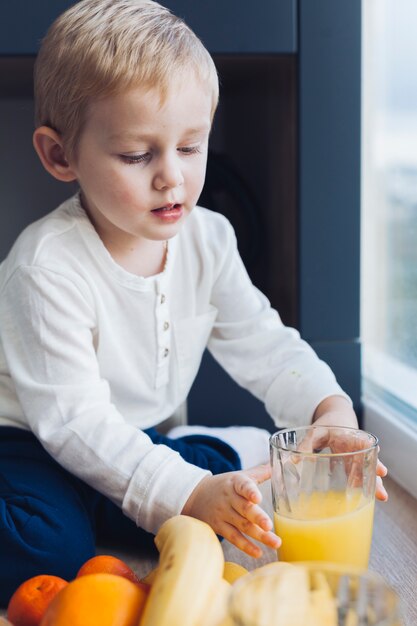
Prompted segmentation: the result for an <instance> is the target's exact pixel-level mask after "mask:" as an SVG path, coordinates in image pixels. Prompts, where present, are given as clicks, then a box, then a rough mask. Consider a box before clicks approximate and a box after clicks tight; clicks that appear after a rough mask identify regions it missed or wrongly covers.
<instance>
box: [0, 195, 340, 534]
mask: <svg viewBox="0 0 417 626" xmlns="http://www.w3.org/2000/svg"><path fill="white" fill-rule="evenodd" d="M206 347H208V348H209V350H210V351H211V353H212V354H213V356H214V357H215V358H216V359H217V360H218V361H219V362H220V364H221V365H222V366H223V367H224V368H225V370H226V371H227V372H228V373H229V374H230V375H231V376H232V377H233V378H234V379H235V380H236V381H237V382H238V383H239V384H241V385H243V386H244V387H246V388H247V389H249V390H250V391H251V392H252V393H253V394H254V395H255V396H256V397H258V398H259V399H261V400H263V401H264V403H265V406H266V409H267V411H268V412H269V413H270V415H271V417H272V419H273V420H274V421H275V423H276V424H277V425H294V426H295V425H301V424H307V423H309V422H310V421H311V417H312V415H313V412H314V410H315V408H316V407H317V405H318V404H319V403H320V402H321V401H322V400H323V399H324V398H326V397H328V396H330V395H334V394H337V395H345V394H344V393H343V391H342V390H341V388H340V387H339V385H338V384H337V382H336V380H335V378H334V375H333V373H332V372H331V370H330V369H329V367H328V366H327V365H326V364H325V363H323V362H322V361H320V360H319V359H318V357H317V356H316V354H315V353H314V352H313V350H312V349H311V348H310V347H309V346H308V345H307V344H306V343H305V342H303V341H302V340H301V339H300V337H299V335H298V333H297V332H296V331H295V330H294V329H290V328H287V327H285V326H284V325H283V324H282V322H281V320H280V318H279V316H278V314H277V312H276V311H274V310H273V309H271V307H270V305H269V302H268V300H267V298H266V297H265V296H264V295H262V294H261V293H260V292H259V291H258V290H257V289H256V288H255V287H254V286H253V285H252V283H251V281H250V279H249V277H248V275H247V272H246V270H245V268H244V266H243V263H242V261H241V259H240V256H239V254H238V251H237V246H236V241H235V236H234V232H233V229H232V227H231V225H230V224H229V222H228V221H227V220H226V218H224V217H223V216H221V215H219V214H217V213H213V212H211V211H208V210H206V209H203V208H199V207H196V208H195V209H194V211H193V212H192V213H191V215H190V216H189V217H188V218H187V220H186V221H185V223H184V225H183V227H182V229H181V231H180V232H179V234H177V235H176V236H175V237H174V238H172V239H171V240H170V241H169V248H168V256H167V261H166V265H165V268H164V271H163V272H162V273H160V274H158V275H156V276H151V277H148V278H142V277H139V276H136V275H134V274H131V273H129V272H128V271H126V270H125V269H123V268H122V267H120V266H119V265H118V264H117V263H116V262H115V261H114V260H113V259H112V257H111V255H110V254H109V252H108V251H107V249H106V248H105V246H104V245H103V243H102V242H101V240H100V238H99V236H98V235H97V233H96V231H95V230H94V227H93V226H92V224H91V222H90V221H89V219H88V217H87V215H86V213H85V212H84V210H83V208H82V206H81V204H80V201H79V197H78V195H76V196H74V197H73V198H71V199H69V200H67V201H66V202H64V203H63V204H62V205H61V206H60V207H58V208H57V209H56V210H55V211H53V212H52V213H50V214H49V215H47V216H46V217H44V218H42V219H41V220H39V221H37V222H35V223H33V224H32V225H30V226H29V227H28V228H26V229H25V230H24V231H23V233H22V234H21V235H20V236H19V238H18V239H17V241H16V243H15V244H14V246H13V248H12V250H11V251H10V253H9V255H8V257H7V258H6V260H5V261H3V263H2V264H1V265H0V426H1V425H8V426H15V427H19V428H24V429H30V430H31V431H33V433H34V434H35V435H36V437H38V438H39V440H40V441H41V443H42V444H43V446H44V447H45V449H46V450H47V451H48V452H49V453H50V454H51V455H52V456H53V457H54V458H55V459H56V460H57V461H58V462H59V463H60V464H61V465H62V466H64V467H65V468H66V469H67V470H69V471H70V472H72V473H73V474H75V475H76V476H78V477H79V478H81V479H82V480H84V481H85V482H87V483H88V484H90V485H91V486H92V487H94V488H95V489H97V490H98V491H100V492H101V493H103V494H105V495H107V496H108V497H109V498H111V499H112V500H113V501H114V502H115V503H116V504H118V505H119V506H120V507H121V508H122V509H123V511H124V512H125V514H126V515H127V516H129V517H130V518H131V519H133V520H134V521H135V522H136V523H137V525H138V526H141V527H142V528H145V529H146V530H148V531H150V532H154V533H155V532H157V530H158V528H159V526H160V525H161V523H162V522H163V521H165V519H167V518H168V517H171V516H172V515H175V514H177V513H179V512H180V511H181V509H182V507H183V506H184V504H185V502H186V500H187V499H188V497H189V495H190V494H191V492H192V490H193V489H194V488H195V486H196V485H197V484H198V482H199V481H200V480H201V479H202V478H203V477H204V476H206V475H207V474H208V472H206V471H205V470H202V469H199V468H197V467H194V466H193V465H191V464H189V463H187V462H185V461H184V460H183V459H181V457H180V456H179V455H178V454H177V453H176V452H174V451H172V450H171V449H169V448H167V447H166V446H163V445H154V444H152V442H151V440H150V438H149V437H148V436H147V435H146V434H144V433H143V432H142V430H141V429H145V428H148V427H151V426H154V425H157V424H158V423H160V422H161V421H163V420H164V419H166V418H167V417H169V416H170V415H172V414H173V413H174V411H175V410H176V409H177V408H178V407H179V406H180V405H181V404H182V403H183V402H184V401H185V399H186V397H187V394H188V391H189V389H190V387H191V385H192V383H193V381H194V378H195V376H196V374H197V371H198V367H199V364H200V361H201V357H202V354H203V351H204V349H205V348H206Z"/></svg>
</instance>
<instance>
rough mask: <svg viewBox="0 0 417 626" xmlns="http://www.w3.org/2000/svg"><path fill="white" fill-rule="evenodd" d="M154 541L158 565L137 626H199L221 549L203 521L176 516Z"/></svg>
mask: <svg viewBox="0 0 417 626" xmlns="http://www.w3.org/2000/svg"><path fill="white" fill-rule="evenodd" d="M155 544H156V547H157V548H158V550H159V565H158V569H157V571H156V573H155V578H154V580H153V583H152V586H151V591H150V593H149V598H148V600H147V602H146V606H145V611H144V613H143V616H142V619H141V621H140V626H199V624H200V623H202V622H203V619H204V613H205V611H206V608H207V606H208V604H209V602H210V598H213V593H215V592H216V587H217V585H218V583H219V580H221V579H222V575H223V568H224V556H223V550H222V548H221V546H220V542H219V540H218V539H217V536H216V534H215V532H214V531H213V530H212V528H211V527H210V526H209V525H208V524H206V523H205V522H201V521H200V520H197V519H195V518H193V517H188V516H186V515H176V516H175V517H171V518H170V519H168V520H167V521H166V522H164V524H162V526H161V528H160V529H159V531H158V533H157V535H156V537H155Z"/></svg>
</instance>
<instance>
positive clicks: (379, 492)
mask: <svg viewBox="0 0 417 626" xmlns="http://www.w3.org/2000/svg"><path fill="white" fill-rule="evenodd" d="M375 497H376V498H377V500H381V501H382V502H386V501H387V500H388V493H387V490H386V489H385V487H384V484H383V482H382V478H381V477H380V476H377V477H376V487H375Z"/></svg>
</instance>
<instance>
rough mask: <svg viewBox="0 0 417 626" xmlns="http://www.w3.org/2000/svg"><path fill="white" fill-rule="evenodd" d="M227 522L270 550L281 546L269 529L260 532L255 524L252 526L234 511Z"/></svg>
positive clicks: (277, 538)
mask: <svg viewBox="0 0 417 626" xmlns="http://www.w3.org/2000/svg"><path fill="white" fill-rule="evenodd" d="M228 522H229V523H230V524H232V526H234V527H235V528H237V529H238V530H239V531H240V532H241V533H243V534H244V535H247V536H248V537H251V539H256V541H260V542H261V543H263V544H265V545H266V546H269V547H270V548H275V549H277V548H279V546H280V545H281V539H280V538H279V537H278V536H277V535H276V534H275V533H274V532H272V531H271V529H269V530H267V531H265V530H262V528H260V527H259V526H258V525H257V524H253V523H252V522H251V521H250V520H248V519H247V518H245V517H242V515H239V514H238V513H236V512H235V511H233V512H232V514H231V515H230V516H229V518H228Z"/></svg>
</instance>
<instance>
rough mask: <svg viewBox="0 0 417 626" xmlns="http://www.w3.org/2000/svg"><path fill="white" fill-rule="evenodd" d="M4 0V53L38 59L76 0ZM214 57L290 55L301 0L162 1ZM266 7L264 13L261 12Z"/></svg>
mask: <svg viewBox="0 0 417 626" xmlns="http://www.w3.org/2000/svg"><path fill="white" fill-rule="evenodd" d="M0 1H1V5H0V8H1V21H0V55H33V54H36V53H37V50H38V48H39V43H40V41H41V39H42V37H43V36H44V35H45V33H46V31H47V29H48V27H49V25H50V24H51V22H52V21H53V20H54V19H55V18H56V17H57V16H58V15H59V14H60V13H62V12H63V11H64V10H65V9H67V8H68V7H70V6H71V5H72V4H74V2H73V1H72V0H34V1H28V0H13V2H8V1H7V0H0ZM161 4H163V5H165V6H167V7H168V8H169V9H171V10H172V11H173V12H174V13H176V14H177V15H180V16H181V17H183V18H184V19H185V20H186V22H187V23H188V24H189V25H190V26H191V28H193V29H194V30H195V31H196V33H197V34H198V35H199V37H201V38H202V40H203V41H204V43H205V45H206V46H207V47H208V49H209V50H210V52H213V53H239V52H243V53H250V52H253V53H261V52H263V53H276V52H281V53H290V52H294V51H295V49H296V24H297V20H296V4H297V0H262V2H261V3H256V2H253V1H252V0H221V2H220V1H219V0H216V1H215V2H213V1H210V0H162V2H161ZM260 7H262V9H261V8H260Z"/></svg>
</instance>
